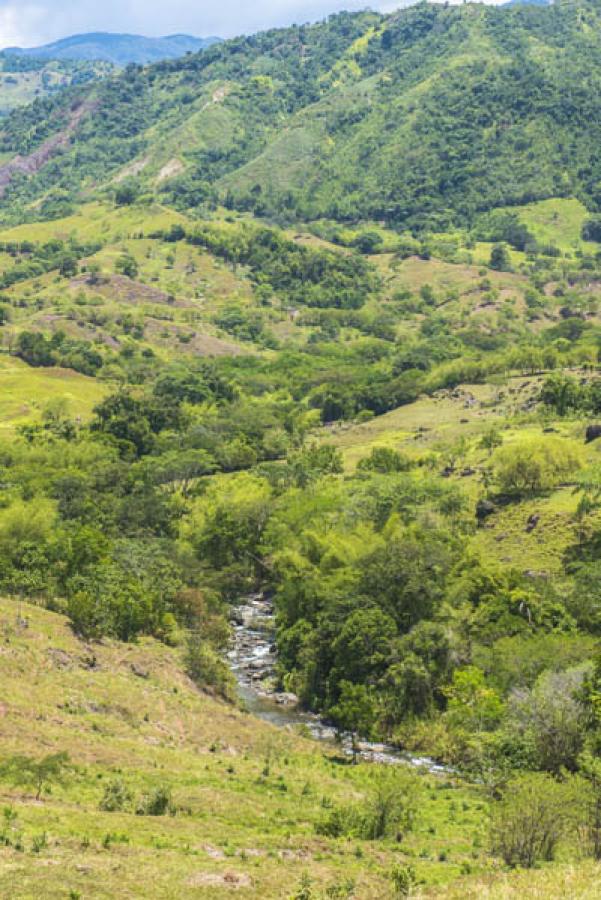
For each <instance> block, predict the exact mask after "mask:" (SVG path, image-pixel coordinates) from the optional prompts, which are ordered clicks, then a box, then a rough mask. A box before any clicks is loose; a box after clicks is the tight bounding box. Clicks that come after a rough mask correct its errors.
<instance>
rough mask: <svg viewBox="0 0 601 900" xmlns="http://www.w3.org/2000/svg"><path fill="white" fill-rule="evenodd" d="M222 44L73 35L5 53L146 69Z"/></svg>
mask: <svg viewBox="0 0 601 900" xmlns="http://www.w3.org/2000/svg"><path fill="white" fill-rule="evenodd" d="M219 40H220V38H217V37H207V38H197V37H192V36H191V35H187V34H173V35H169V36H168V37H159V38H153V37H143V36H141V35H136V34H109V33H105V32H96V33H90V34H77V35H72V36H70V37H66V38H62V39H61V40H59V41H55V42H53V43H51V44H44V45H43V46H41V47H29V48H22V47H8V48H6V49H5V50H4V51H3V52H4V53H5V54H7V55H11V56H29V57H34V58H36V59H52V60H84V61H102V62H109V63H112V64H113V65H115V66H126V65H128V64H129V63H137V64H140V65H146V64H148V63H153V62H159V61H160V60H164V59H177V58H178V57H180V56H184V55H185V54H186V53H197V52H198V51H199V50H203V49H204V48H205V47H210V46H211V45H212V44H215V43H218V42H219Z"/></svg>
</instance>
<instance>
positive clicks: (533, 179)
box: [2, 0, 601, 229]
mask: <svg viewBox="0 0 601 900" xmlns="http://www.w3.org/2000/svg"><path fill="white" fill-rule="evenodd" d="M598 18H599V5H598V3H596V2H594V0H590V2H580V3H578V4H574V3H573V2H566V3H558V4H554V5H553V6H552V7H534V6H519V7H510V8H501V9H499V8H491V7H487V6H478V5H472V4H469V5H467V6H465V7H450V8H445V7H441V6H438V5H436V4H434V5H430V6H429V5H426V4H418V5H417V6H415V7H411V8H410V9H407V10H402V11H400V12H399V13H395V14H393V15H391V16H387V17H386V16H378V15H375V14H371V13H369V14H368V13H361V14H356V15H350V14H341V15H339V16H334V17H332V18H331V19H330V20H328V22H326V23H322V24H319V25H315V26H306V27H302V28H291V29H285V30H279V31H277V30H276V31H272V32H266V33H264V34H261V35H257V36H252V37H248V38H240V39H236V40H235V41H228V42H225V43H224V44H222V45H218V46H214V47H212V48H210V49H209V50H208V51H207V52H203V53H202V54H200V55H196V56H192V57H188V58H186V59H184V60H178V61H175V62H170V63H165V64H159V65H158V66H157V67H154V68H151V69H148V70H144V71H139V72H137V73H136V74H135V75H134V74H133V73H128V74H127V75H124V76H123V77H122V78H120V79H119V78H117V79H112V80H110V81H109V82H107V83H105V84H103V85H101V86H99V87H96V88H92V89H91V93H90V91H88V92H86V91H84V92H81V91H79V92H75V93H71V94H68V95H65V96H64V97H63V98H62V99H60V100H58V101H56V102H55V103H54V105H53V106H52V107H49V108H47V109H46V108H45V107H39V108H38V109H37V110H30V111H28V112H27V114H26V115H16V116H15V117H13V118H12V119H11V120H10V121H9V122H7V123H6V124H5V126H4V129H3V139H2V149H3V151H4V152H5V153H6V154H9V153H11V152H12V153H21V154H24V153H31V152H32V151H34V150H35V149H39V148H40V147H41V146H43V145H44V142H45V141H47V140H48V139H49V136H50V134H52V133H53V132H57V131H60V130H61V129H64V127H65V123H66V117H67V114H68V109H69V108H70V107H72V106H73V104H74V103H76V102H81V101H82V100H83V99H84V98H86V102H87V103H88V104H89V112H88V113H87V115H85V116H84V117H83V118H82V120H81V122H80V123H79V125H78V128H77V130H76V132H75V133H74V134H73V136H72V139H71V148H70V150H69V151H68V152H67V153H62V154H61V158H60V159H59V160H53V162H52V164H49V163H47V164H46V165H45V166H43V167H41V169H40V171H39V172H37V173H36V174H35V175H34V177H30V178H29V179H28V180H27V181H25V182H23V181H21V180H18V179H15V180H13V183H12V184H11V186H10V187H9V189H8V190H7V191H6V192H5V196H4V201H3V205H4V208H5V210H7V211H9V210H11V209H12V210H13V212H15V211H16V208H17V205H21V204H23V203H25V204H27V203H28V202H32V201H34V200H35V199H36V198H39V197H41V196H43V195H44V193H45V192H46V191H47V190H48V189H49V188H50V187H52V188H53V189H55V190H56V189H64V190H67V191H68V192H69V193H70V194H71V195H76V194H77V193H78V192H79V191H82V190H83V191H85V192H86V193H89V192H90V191H92V192H93V191H94V190H98V189H99V188H101V187H102V185H103V184H106V182H107V181H110V179H111V178H113V177H114V176H115V175H117V174H118V172H119V171H120V169H121V168H124V167H125V166H127V165H129V164H132V163H135V170H136V171H137V172H138V175H139V177H140V180H141V181H142V183H143V184H144V186H145V187H147V188H151V189H152V190H162V191H164V192H165V195H166V196H167V197H170V199H171V201H172V202H177V203H178V205H180V206H181V207H195V206H196V205H197V204H198V202H199V200H202V199H204V198H212V197H215V196H216V197H217V198H220V199H222V200H227V202H228V204H229V205H230V206H233V207H236V208H242V209H252V210H254V211H255V212H257V213H259V214H265V213H267V214H278V215H280V216H289V217H292V218H300V219H302V220H307V219H316V218H321V217H329V218H335V219H339V220H350V221H357V220H361V219H368V218H371V219H377V220H382V221H386V222H387V223H389V224H390V225H393V226H394V227H397V228H399V227H400V228H403V227H420V228H424V227H429V228H432V227H434V228H437V229H441V228H446V227H448V226H449V225H451V224H455V225H457V224H465V223H473V221H474V220H475V219H476V218H477V216H478V215H479V214H481V213H482V212H484V211H486V210H490V209H491V208H495V207H499V206H506V205H516V204H524V203H528V202H530V201H532V200H541V199H545V198H548V197H553V196H574V195H575V196H579V197H580V198H581V199H582V200H583V201H584V202H586V203H587V205H588V206H589V207H590V208H592V209H594V208H596V204H597V193H596V191H597V187H596V185H597V182H598V181H599V172H598V171H597V168H596V166H597V162H596V158H597V157H596V147H597V144H598V141H599V134H598V128H599V121H600V110H599V108H598V100H597V98H598V96H599V90H598V87H599V86H598V83H597V82H598V80H599V78H600V75H599V68H600V60H601V57H600V48H599V41H598V34H599V28H598ZM78 98H79V100H78Z"/></svg>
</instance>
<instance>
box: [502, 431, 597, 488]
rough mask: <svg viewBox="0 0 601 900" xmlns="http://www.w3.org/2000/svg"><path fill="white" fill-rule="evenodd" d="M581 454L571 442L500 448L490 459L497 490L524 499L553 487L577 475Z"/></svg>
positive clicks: (522, 443) (544, 441)
mask: <svg viewBox="0 0 601 900" xmlns="http://www.w3.org/2000/svg"><path fill="white" fill-rule="evenodd" d="M581 460H582V452H581V450H580V448H579V447H578V445H577V444H576V443H575V442H570V441H563V440H560V439H558V438H552V437H545V438H540V439H536V440H532V439H531V440H521V441H519V442H517V443H515V444H513V445H511V446H507V447H502V448H501V449H500V450H497V452H496V453H495V456H494V466H495V475H496V479H497V484H498V486H499V490H500V492H501V493H503V494H508V495H510V496H513V497H527V496H531V495H533V494H539V493H541V492H542V491H546V490H549V489H550V488H553V487H555V486H556V485H557V484H559V483H560V482H561V481H565V480H567V479H569V478H570V477H573V476H574V474H575V473H576V472H577V471H578V469H579V468H580V466H581Z"/></svg>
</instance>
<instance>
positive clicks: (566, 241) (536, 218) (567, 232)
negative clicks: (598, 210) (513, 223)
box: [510, 197, 599, 253]
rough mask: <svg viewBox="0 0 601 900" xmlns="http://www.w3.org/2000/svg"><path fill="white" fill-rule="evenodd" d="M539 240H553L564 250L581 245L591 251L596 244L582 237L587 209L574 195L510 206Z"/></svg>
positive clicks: (587, 214)
mask: <svg viewBox="0 0 601 900" xmlns="http://www.w3.org/2000/svg"><path fill="white" fill-rule="evenodd" d="M510 211H511V212H515V214H516V215H517V216H518V218H519V219H520V221H522V222H523V223H524V225H526V226H527V227H528V229H529V230H530V232H531V233H532V234H533V235H534V237H535V238H536V240H537V241H538V242H539V243H540V244H543V245H544V244H546V245H549V244H554V245H555V246H556V247H559V248H560V249H562V250H564V251H570V250H577V249H582V250H584V251H588V252H591V253H595V252H596V251H597V250H598V249H599V247H598V245H597V244H594V243H591V242H587V241H583V240H582V225H583V224H584V221H585V220H586V219H587V218H589V216H590V213H589V212H588V211H587V209H586V207H585V206H584V204H583V203H581V202H580V200H577V199H576V198H574V197H570V198H559V197H554V198H552V199H550V200H541V201H540V202H539V203H529V204H528V205H527V206H518V207H515V208H512V209H511V210H510Z"/></svg>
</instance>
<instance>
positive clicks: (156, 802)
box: [136, 787, 175, 816]
mask: <svg viewBox="0 0 601 900" xmlns="http://www.w3.org/2000/svg"><path fill="white" fill-rule="evenodd" d="M168 813H169V814H171V815H173V814H174V813H175V807H174V806H173V800H172V798H171V791H170V790H169V788H166V787H158V788H154V790H152V791H151V792H150V793H148V794H146V795H145V796H144V797H142V799H141V800H140V802H139V803H138V805H137V807H136V815H137V816H165V815H167V814H168Z"/></svg>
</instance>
